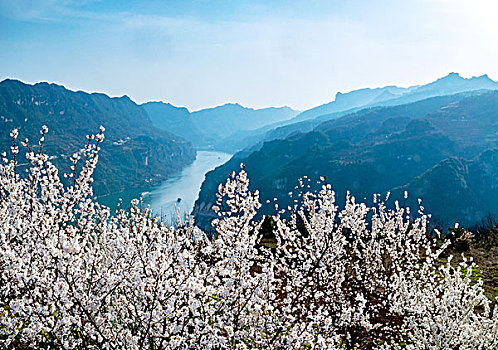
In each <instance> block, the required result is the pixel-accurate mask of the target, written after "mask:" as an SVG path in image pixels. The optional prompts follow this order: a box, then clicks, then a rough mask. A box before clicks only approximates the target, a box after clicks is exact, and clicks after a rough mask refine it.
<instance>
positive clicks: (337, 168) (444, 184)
mask: <svg viewBox="0 0 498 350" xmlns="http://www.w3.org/2000/svg"><path fill="white" fill-rule="evenodd" d="M497 111H498V92H485V93H482V92H472V93H463V94H458V95H452V96H443V97H435V98H430V99H426V100H422V101H419V102H416V103H410V104H405V105H399V106H393V107H376V108H370V109H365V110H362V111H359V112H356V113H352V114H349V115H346V116H344V117H341V118H339V119H335V120H331V121H327V122H325V123H323V124H320V125H318V126H317V127H315V128H314V130H313V131H311V132H306V133H296V134H293V135H290V136H288V137H286V138H285V139H282V140H273V141H269V142H266V143H264V144H263V145H262V147H261V148H260V149H258V150H256V151H254V152H250V153H247V152H246V153H241V154H239V155H235V156H234V157H233V158H232V160H230V161H229V162H227V163H226V164H224V165H223V166H220V167H219V168H217V169H216V170H215V171H213V172H211V173H208V174H207V176H206V180H205V182H204V184H203V186H202V189H201V192H200V195H199V199H198V201H197V202H196V206H195V211H194V214H195V215H196V216H197V217H198V218H199V222H200V225H201V226H205V225H206V224H207V223H208V222H209V220H210V219H211V218H213V213H212V210H211V207H212V205H213V204H214V201H215V199H216V198H215V197H214V194H215V193H216V186H217V185H218V184H219V183H221V182H223V181H224V180H225V179H226V177H227V174H228V173H230V172H231V171H234V170H238V169H239V164H240V163H244V164H245V168H246V170H247V172H248V174H249V178H250V180H251V189H259V190H260V192H261V199H262V204H263V206H262V208H261V211H260V213H261V214H273V213H274V211H275V210H274V209H273V201H272V199H273V198H274V197H277V198H278V200H279V206H280V207H287V205H288V204H291V205H292V202H293V199H291V198H289V196H288V192H290V191H292V190H293V189H294V186H295V185H296V184H297V179H298V178H300V177H303V176H308V178H309V179H311V181H310V182H309V183H308V184H309V185H310V189H311V190H314V189H316V187H317V184H316V180H318V178H319V177H320V176H325V177H326V181H327V182H328V183H330V184H331V185H332V187H333V189H334V190H335V191H336V198H337V200H338V203H339V204H340V203H341V202H343V201H344V196H345V194H346V191H348V190H349V191H351V193H352V194H353V195H354V196H356V197H358V198H359V199H361V200H367V201H368V200H369V199H371V198H372V194H374V193H386V192H388V191H394V189H399V188H404V189H408V190H409V192H410V193H413V197H418V196H420V197H422V199H423V201H424V203H425V204H424V206H425V207H426V208H427V209H428V211H429V212H431V211H432V212H433V213H434V218H435V220H436V221H439V222H441V223H442V224H443V225H452V224H454V223H455V222H457V221H458V222H460V223H461V224H465V225H470V224H473V223H475V221H477V220H478V219H479V217H483V216H484V215H485V214H487V212H491V213H492V214H494V215H498V207H497V205H498V204H497V203H498V201H496V198H498V194H497V193H496V190H495V187H496V179H498V168H497V167H496V164H495V159H496V155H494V153H493V150H495V149H496V148H498V112H497ZM483 152H484V153H483ZM480 154H481V155H480ZM483 157H484V158H483ZM455 159H456V160H455ZM484 159H487V160H486V161H485V160H484ZM420 176H421V178H418V177H420ZM417 179H418V180H417ZM493 179H494V180H493ZM396 193H397V194H398V195H399V196H398V198H397V199H401V202H402V201H403V194H402V192H399V191H397V192H396ZM410 198H411V197H410ZM455 198H457V203H456V202H455V200H454V199H455ZM266 200H270V201H271V202H272V203H271V204H270V205H268V204H266V203H265V202H266ZM412 204H413V205H412V206H413V207H415V208H416V207H417V205H418V204H417V203H416V200H415V202H413V203H412Z"/></svg>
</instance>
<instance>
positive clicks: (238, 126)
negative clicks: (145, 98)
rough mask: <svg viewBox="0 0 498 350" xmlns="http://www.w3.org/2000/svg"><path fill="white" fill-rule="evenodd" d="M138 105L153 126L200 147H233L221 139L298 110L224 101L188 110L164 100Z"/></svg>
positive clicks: (275, 121)
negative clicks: (215, 105)
mask: <svg viewBox="0 0 498 350" xmlns="http://www.w3.org/2000/svg"><path fill="white" fill-rule="evenodd" d="M142 107H143V108H144V109H145V111H146V112H147V113H148V114H149V116H150V118H151V120H152V123H153V124H154V126H156V127H157V128H160V129H163V130H167V131H171V132H173V133H175V134H177V135H180V136H182V137H183V138H185V139H187V140H189V141H190V142H192V143H193V144H194V145H195V146H196V147H197V148H201V149H223V150H226V151H228V152H232V151H234V150H236V149H234V148H232V147H231V146H230V145H226V144H225V139H227V138H230V137H235V138H238V137H240V135H245V134H244V133H245V132H250V131H251V130H255V129H258V128H260V127H263V126H266V125H271V124H274V123H277V122H282V121H285V120H289V119H291V118H293V117H294V116H296V115H297V114H298V113H299V112H297V111H294V110H293V109H291V108H289V107H279V108H275V107H270V108H263V109H253V108H247V107H243V106H241V105H240V104H238V103H227V104H224V105H222V106H218V107H214V108H206V109H202V110H199V111H195V112H189V111H188V109H187V108H185V107H175V106H173V105H171V104H169V103H164V102H148V103H144V104H142Z"/></svg>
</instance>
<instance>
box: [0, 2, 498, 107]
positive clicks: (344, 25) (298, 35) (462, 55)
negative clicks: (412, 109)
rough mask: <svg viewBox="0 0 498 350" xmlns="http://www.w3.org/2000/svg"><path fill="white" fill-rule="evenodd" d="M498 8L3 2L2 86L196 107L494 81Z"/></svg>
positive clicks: (297, 101)
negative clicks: (8, 81)
mask: <svg viewBox="0 0 498 350" xmlns="http://www.w3.org/2000/svg"><path fill="white" fill-rule="evenodd" d="M497 14H498V1H495V0H393V1H387V0H372V1H365V0H363V1H360V0H341V1H335V0H323V1H321V0H307V1H271V0H263V1H243V0H231V1H228V0H227V1H218V0H197V1H188V0H174V1H168V0H163V1H128V0H119V1H104V0H101V1H98V0H96V1H92V0H46V1H45V0H0V79H2V80H3V79H4V78H7V77H9V78H17V79H21V80H23V81H26V82H31V83H33V82H38V81H51V82H57V83H60V84H62V85H64V86H66V87H67V88H70V89H80V90H85V91H100V92H105V93H107V94H109V95H111V96H121V95H123V94H127V95H128V96H130V97H131V98H132V99H133V100H135V101H137V102H145V101H149V100H162V101H168V102H171V103H173V104H175V105H179V106H187V107H188V108H189V109H193V110H195V109H199V108H202V107H207V106H214V105H219V104H222V103H224V102H239V103H241V104H243V105H246V106H252V107H263V106H281V105H288V106H291V107H294V108H297V109H301V110H302V109H306V108H309V107H312V106H315V105H318V104H321V103H324V102H328V101H331V100H333V98H334V95H335V93H336V92H337V91H342V92H347V91H350V90H353V89H356V88H360V87H377V86H383V85H389V84H396V85H400V86H408V85H414V84H420V83H427V82H430V81H432V80H434V79H435V78H437V77H441V76H443V75H446V74H448V73H449V72H453V71H455V72H459V73H460V74H461V75H462V76H465V77H470V76H473V75H482V74H485V73H487V74H488V75H489V76H490V77H491V78H492V79H495V80H496V79H498V20H497V16H498V15H497Z"/></svg>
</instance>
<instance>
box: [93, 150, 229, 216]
mask: <svg viewBox="0 0 498 350" xmlns="http://www.w3.org/2000/svg"><path fill="white" fill-rule="evenodd" d="M231 156H232V155H231V154H228V153H223V152H215V151H197V157H196V159H195V161H194V162H193V163H192V164H190V165H189V166H187V167H185V168H184V169H183V170H182V171H181V172H179V173H177V174H175V175H173V176H171V177H170V178H169V179H167V180H166V181H164V182H163V183H162V184H160V185H159V186H156V187H152V188H150V189H146V190H145V189H144V190H143V192H142V193H141V191H140V190H136V189H133V190H129V191H124V192H120V193H116V194H112V195H109V196H105V197H101V198H99V199H98V201H99V202H101V203H102V204H105V205H107V206H110V207H111V208H115V207H116V203H117V201H118V199H119V198H122V199H123V204H124V205H125V206H126V205H128V204H129V203H130V200H132V199H133V198H137V197H140V196H141V197H142V198H143V202H144V204H149V205H150V206H151V208H152V210H153V212H154V214H155V215H158V216H159V215H160V216H161V217H162V219H163V220H164V221H166V222H174V221H176V210H177V208H178V211H179V213H180V215H181V217H182V219H183V218H184V217H185V215H186V214H189V213H190V212H192V209H193V208H194V203H195V200H196V199H197V196H198V195H199V191H200V189H201V185H202V182H203V181H204V176H205V174H206V173H207V172H209V171H210V170H212V169H214V168H216V167H217V166H218V165H221V164H223V163H225V162H226V161H228V160H229V159H230V157H231Z"/></svg>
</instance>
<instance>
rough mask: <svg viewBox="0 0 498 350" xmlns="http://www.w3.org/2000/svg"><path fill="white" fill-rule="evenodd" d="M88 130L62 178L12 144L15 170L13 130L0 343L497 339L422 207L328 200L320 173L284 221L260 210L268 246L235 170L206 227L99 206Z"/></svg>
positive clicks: (439, 345)
mask: <svg viewBox="0 0 498 350" xmlns="http://www.w3.org/2000/svg"><path fill="white" fill-rule="evenodd" d="M47 132H48V130H47V129H46V127H44V128H43V129H42V139H41V140H40V145H39V146H40V149H41V146H42V144H43V140H44V137H45V134H46V133H47ZM103 132H104V129H103V128H101V129H100V133H99V134H98V135H95V136H88V143H87V145H86V147H85V148H84V150H83V152H79V153H80V154H81V155H82V156H83V158H82V159H84V164H81V166H80V163H79V162H81V158H80V156H79V155H78V154H75V155H74V156H73V157H71V162H72V167H71V170H72V173H71V174H65V177H66V178H67V180H61V179H60V177H59V174H58V170H57V168H56V167H55V166H54V165H53V164H51V163H50V161H49V159H48V156H47V155H45V154H43V153H42V152H41V151H39V152H36V153H35V152H33V151H32V150H31V149H29V146H28V145H27V142H25V143H24V145H25V146H26V147H28V151H27V152H26V157H27V160H28V164H29V166H28V168H27V169H26V174H20V173H19V170H18V169H17V160H16V158H15V156H16V154H18V147H17V145H16V138H17V136H18V132H17V130H14V131H13V132H12V135H11V136H12V138H13V146H12V153H13V155H14V156H13V159H8V158H7V157H6V155H3V156H2V163H1V164H0V347H2V348H16V347H18V348H22V347H31V348H47V349H48V348H51V349H52V348H58V349H303V348H310V349H341V348H342V349H397V348H399V346H400V345H401V344H404V346H405V348H407V349H456V348H458V349H493V348H496V347H497V346H498V343H497V342H498V335H497V333H498V316H497V312H494V310H493V307H492V303H491V301H490V300H488V299H487V298H486V297H485V296H484V292H483V288H482V283H481V282H477V283H473V282H472V279H471V277H472V271H473V269H474V268H475V266H474V265H473V264H472V263H471V262H469V261H467V260H465V259H464V260H463V262H462V264H461V265H460V266H455V265H454V264H452V263H451V259H450V260H449V261H448V262H447V263H444V262H441V253H442V252H443V250H444V249H445V248H446V244H445V243H442V244H441V243H440V242H439V243H438V241H436V239H437V238H438V237H431V236H429V235H428V234H427V229H426V227H427V216H425V215H424V214H423V213H422V215H421V216H420V217H419V218H417V219H416V220H411V219H410V217H409V215H408V212H407V210H406V209H404V208H400V207H399V206H398V205H397V204H396V207H395V208H394V209H388V208H387V207H386V205H385V203H384V202H382V201H381V202H379V203H377V204H376V205H375V206H374V207H367V206H366V205H365V204H362V203H357V202H356V201H355V199H354V198H353V197H351V196H348V197H347V199H346V205H345V207H344V208H343V209H342V210H339V208H338V206H337V205H336V204H335V197H334V192H333V191H332V189H331V187H330V185H327V184H323V186H322V188H321V190H320V191H318V192H314V193H309V192H305V193H304V192H303V193H302V194H301V196H299V198H302V201H301V202H300V203H297V204H296V206H295V208H294V209H293V213H292V215H291V218H290V220H289V219H284V218H283V217H280V214H276V215H275V216H273V217H272V218H271V221H272V222H273V223H274V224H273V226H272V232H271V234H272V235H273V236H274V238H275V244H274V245H272V246H270V247H267V246H265V245H264V244H261V238H262V235H263V233H265V234H268V232H264V231H265V230H264V229H263V221H259V222H258V221H256V220H255V215H256V213H257V210H258V209H259V207H260V203H259V193H258V192H257V191H250V190H249V179H248V177H247V174H246V172H245V170H241V171H240V172H239V173H237V174H235V173H232V174H230V177H229V179H228V180H227V182H226V184H224V185H220V187H219V190H218V203H217V206H216V212H217V214H218V217H217V219H216V220H214V222H213V233H210V234H206V233H204V232H202V231H201V230H200V229H198V228H197V227H196V226H195V225H194V223H193V222H192V221H187V222H184V223H182V224H181V225H179V226H178V227H168V226H167V225H165V224H164V223H162V222H160V221H159V219H158V218H156V217H154V215H153V214H152V212H151V210H150V209H149V208H142V206H141V205H140V203H139V202H138V201H137V200H134V201H132V203H131V207H130V208H129V209H127V210H125V209H121V208H118V209H117V210H116V212H115V213H111V212H110V210H109V208H107V207H105V206H101V205H99V204H98V203H96V202H95V201H94V200H93V199H92V174H93V171H94V169H95V167H96V166H97V161H98V151H99V145H100V143H101V142H102V141H103V139H104V135H103ZM78 169H81V170H80V171H78ZM301 183H302V182H301ZM302 186H303V187H304V185H302ZM289 209H290V208H289ZM281 212H282V211H279V212H278V213H281Z"/></svg>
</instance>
